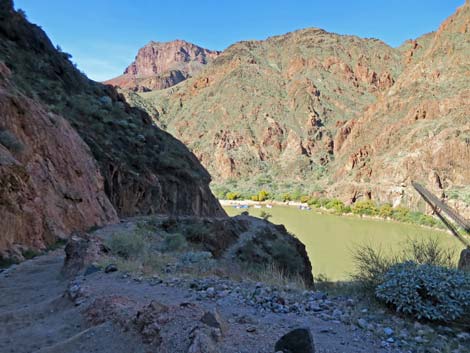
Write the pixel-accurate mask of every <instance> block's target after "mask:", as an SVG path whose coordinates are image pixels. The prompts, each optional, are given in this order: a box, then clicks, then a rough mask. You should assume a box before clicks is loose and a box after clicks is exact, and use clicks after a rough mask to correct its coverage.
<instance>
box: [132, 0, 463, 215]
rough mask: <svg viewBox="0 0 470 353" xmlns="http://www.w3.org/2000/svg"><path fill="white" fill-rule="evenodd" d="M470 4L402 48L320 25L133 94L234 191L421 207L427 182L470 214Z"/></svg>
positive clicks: (249, 46)
mask: <svg viewBox="0 0 470 353" xmlns="http://www.w3.org/2000/svg"><path fill="white" fill-rule="evenodd" d="M469 8H470V4H468V3H467V4H465V5H464V6H463V7H462V8H460V9H459V10H458V11H457V13H456V14H455V15H453V16H452V17H451V18H449V19H448V20H447V21H446V22H445V23H444V24H443V25H442V26H441V28H440V29H439V30H438V31H437V32H435V33H429V34H426V35H424V36H422V37H420V38H418V39H416V40H410V41H407V42H406V43H404V45H403V46H401V47H399V48H391V47H389V46H388V45H386V44H385V43H383V42H381V41H379V40H376V39H362V38H358V37H354V36H344V35H336V34H333V33H328V32H325V31H323V30H320V29H314V28H311V29H305V30H300V31H296V32H292V33H288V34H285V35H282V36H276V37H272V38H268V39H267V40H264V41H248V42H240V43H236V44H234V45H232V46H231V47H229V48H228V49H227V50H225V51H224V52H223V53H221V54H220V55H219V56H218V57H217V58H216V59H215V60H214V61H213V62H212V63H211V64H210V65H208V68H207V69H206V70H204V71H203V72H201V73H200V74H199V75H197V76H196V77H193V78H191V79H189V80H187V81H186V82H184V83H182V84H180V85H178V86H176V87H174V88H172V89H169V90H165V91H155V92H148V93H142V94H140V97H139V99H132V97H130V99H131V100H132V101H133V102H134V104H135V105H138V106H142V107H144V108H145V106H146V105H147V106H148V105H149V104H150V105H152V106H153V109H156V110H157V111H158V114H157V115H158V124H160V125H161V126H163V127H165V128H166V129H167V130H168V131H170V132H171V133H173V134H175V136H177V137H178V138H180V139H181V140H182V141H183V142H184V143H186V144H187V145H188V146H189V148H190V149H191V150H192V151H193V152H194V153H195V154H196V155H197V156H198V158H199V159H200V160H201V162H202V163H203V165H205V166H206V167H207V168H208V170H209V171H210V172H211V174H212V175H213V176H214V178H215V180H216V182H217V183H219V184H225V185H227V184H228V185H229V188H231V189H237V188H251V189H252V190H256V189H258V190H259V188H260V187H263V188H266V189H268V190H270V191H272V192H275V193H276V192H279V191H283V190H285V191H288V190H291V191H292V189H294V188H297V187H299V188H300V189H303V190H304V192H305V193H307V192H318V191H324V192H326V193H327V194H328V195H329V196H330V197H340V198H342V199H343V200H344V201H349V202H351V201H355V200H357V199H360V198H372V199H374V200H377V201H379V202H393V203H395V204H398V203H400V202H401V203H402V204H405V205H408V206H413V207H415V206H417V204H418V198H417V197H416V196H417V195H415V194H414V193H413V192H412V189H411V187H410V180H411V179H419V180H422V181H423V182H425V183H426V184H428V185H429V184H430V183H431V184H433V185H440V186H438V188H435V189H434V191H435V192H438V193H439V194H442V195H447V196H449V195H453V196H452V197H453V198H454V199H455V200H453V201H452V202H453V203H454V204H455V205H456V206H457V207H458V208H459V209H460V210H461V211H462V212H467V213H469V212H470V211H469V209H468V207H467V206H465V202H463V201H464V200H467V201H466V204H467V205H468V204H469V203H470V201H469V200H470V190H469V189H468V185H469V184H470V176H469V172H470V168H468V165H469V164H470V161H469V152H468V148H469V147H468V146H469V145H468V141H467V140H468V129H469V125H468V124H469V117H468V111H469V106H468V102H469V100H468V94H469V89H470V85H469V80H468V77H469V76H468V75H469V66H470V60H469V58H470V55H469V53H470V42H469V38H470V36H469V34H468V22H469V19H470V15H469ZM126 95H127V93H126ZM142 98H143V101H142ZM435 180H438V181H436V182H435ZM458 199H460V201H459V200H458ZM469 214H470V213H469Z"/></svg>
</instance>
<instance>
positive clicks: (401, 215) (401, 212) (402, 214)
mask: <svg viewBox="0 0 470 353" xmlns="http://www.w3.org/2000/svg"><path fill="white" fill-rule="evenodd" d="M409 213H410V210H409V209H407V208H405V207H401V206H399V207H396V208H394V209H393V212H392V218H393V219H395V220H397V221H400V222H407V221H408V219H409V218H408V214H409Z"/></svg>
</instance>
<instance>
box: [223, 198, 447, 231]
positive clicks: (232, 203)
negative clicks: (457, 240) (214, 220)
mask: <svg viewBox="0 0 470 353" xmlns="http://www.w3.org/2000/svg"><path fill="white" fill-rule="evenodd" d="M218 201H219V203H220V205H221V206H222V207H232V206H236V205H248V206H255V205H260V206H264V207H263V208H267V207H266V205H273V206H281V207H286V206H287V207H300V206H302V207H310V206H309V205H308V204H307V203H303V202H299V201H286V202H283V201H276V200H269V201H253V200H218ZM268 209H269V208H268ZM310 209H311V211H313V212H315V213H317V214H327V215H330V216H338V217H351V218H359V219H366V220H375V221H386V222H392V223H398V224H409V225H414V226H417V227H421V228H424V229H429V230H435V231H442V232H444V233H447V234H452V232H451V231H450V230H448V229H447V228H439V227H430V226H426V225H422V224H418V223H412V222H401V221H397V220H395V219H393V218H383V217H379V216H369V215H358V214H354V213H352V212H351V213H342V214H336V213H333V212H330V211H329V210H328V209H326V208H323V207H320V208H318V207H310Z"/></svg>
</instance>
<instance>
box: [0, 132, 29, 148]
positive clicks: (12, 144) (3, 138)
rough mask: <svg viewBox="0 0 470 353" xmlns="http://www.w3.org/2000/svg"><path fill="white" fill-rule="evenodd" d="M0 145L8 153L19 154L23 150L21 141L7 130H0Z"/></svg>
mask: <svg viewBox="0 0 470 353" xmlns="http://www.w3.org/2000/svg"><path fill="white" fill-rule="evenodd" d="M0 144H2V145H3V146H5V147H6V148H7V149H8V150H9V151H10V152H21V151H22V150H23V148H24V146H23V144H22V143H21V141H20V140H18V138H17V137H16V136H15V135H14V134H13V133H12V132H11V131H8V130H0Z"/></svg>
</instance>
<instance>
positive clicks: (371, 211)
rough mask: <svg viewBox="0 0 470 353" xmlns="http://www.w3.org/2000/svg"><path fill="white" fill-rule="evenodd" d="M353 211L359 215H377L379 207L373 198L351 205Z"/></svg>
mask: <svg viewBox="0 0 470 353" xmlns="http://www.w3.org/2000/svg"><path fill="white" fill-rule="evenodd" d="M351 211H352V212H353V213H355V214H359V215H368V216H375V215H377V214H378V210H377V207H376V206H375V204H374V203H373V202H372V201H371V200H364V201H358V202H356V203H354V205H352V207H351Z"/></svg>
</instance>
